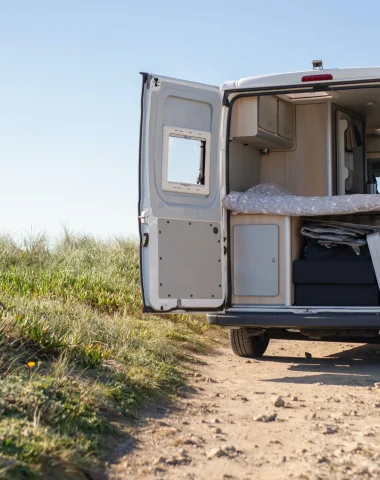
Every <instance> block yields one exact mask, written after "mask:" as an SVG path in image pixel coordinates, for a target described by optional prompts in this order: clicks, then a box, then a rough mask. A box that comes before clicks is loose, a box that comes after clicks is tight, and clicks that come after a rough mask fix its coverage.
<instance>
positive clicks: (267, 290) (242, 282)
mask: <svg viewBox="0 0 380 480" xmlns="http://www.w3.org/2000/svg"><path fill="white" fill-rule="evenodd" d="M233 293H234V295H236V296H241V297H246V296H253V297H254V296H265V297H276V296H277V295H278V294H279V228H278V225H236V226H235V227H234V288H233Z"/></svg>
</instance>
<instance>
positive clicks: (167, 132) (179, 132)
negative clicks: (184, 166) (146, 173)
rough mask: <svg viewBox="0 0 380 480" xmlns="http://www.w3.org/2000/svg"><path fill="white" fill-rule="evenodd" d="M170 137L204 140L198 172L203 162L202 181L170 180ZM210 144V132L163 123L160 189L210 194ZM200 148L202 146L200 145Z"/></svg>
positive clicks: (193, 193)
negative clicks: (199, 182) (200, 182)
mask: <svg viewBox="0 0 380 480" xmlns="http://www.w3.org/2000/svg"><path fill="white" fill-rule="evenodd" d="M170 137H179V138H185V139H188V140H200V141H201V142H204V147H203V149H204V153H203V156H201V157H200V159H199V172H201V167H202V163H203V179H204V183H203V185H201V184H199V185H198V184H192V183H191V184H190V183H180V182H170V181H169V178H168V175H169V139H170ZM210 146H211V133H210V132H205V131H202V130H192V129H191V130H190V129H186V128H178V127H170V126H168V125H164V129H163V144H162V149H163V151H162V190H164V191H166V192H175V193H189V194H192V195H203V196H207V195H209V194H210ZM201 148H202V147H201Z"/></svg>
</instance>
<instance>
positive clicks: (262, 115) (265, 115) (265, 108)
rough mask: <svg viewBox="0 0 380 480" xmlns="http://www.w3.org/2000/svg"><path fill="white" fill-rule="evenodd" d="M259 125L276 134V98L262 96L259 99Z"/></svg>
mask: <svg viewBox="0 0 380 480" xmlns="http://www.w3.org/2000/svg"><path fill="white" fill-rule="evenodd" d="M258 107H259V112H258V115H259V127H260V128H262V129H263V130H267V131H268V132H272V133H274V134H277V98H276V97H273V96H272V95H270V96H264V97H261V98H260V99H259V102H258Z"/></svg>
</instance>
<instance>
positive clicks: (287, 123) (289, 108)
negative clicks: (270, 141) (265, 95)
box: [278, 100, 295, 141]
mask: <svg viewBox="0 0 380 480" xmlns="http://www.w3.org/2000/svg"><path fill="white" fill-rule="evenodd" d="M294 124H295V122H294V106H293V105H292V104H291V103H289V102H284V101H283V100H279V101H278V134H279V135H280V136H281V137H284V138H287V139H288V140H292V141H293V140H294Z"/></svg>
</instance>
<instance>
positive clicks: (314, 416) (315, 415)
mask: <svg viewBox="0 0 380 480" xmlns="http://www.w3.org/2000/svg"><path fill="white" fill-rule="evenodd" d="M311 418H312V419H313V420H315V419H316V418H317V414H316V413H315V412H314V413H313V415H312V416H311Z"/></svg>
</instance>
